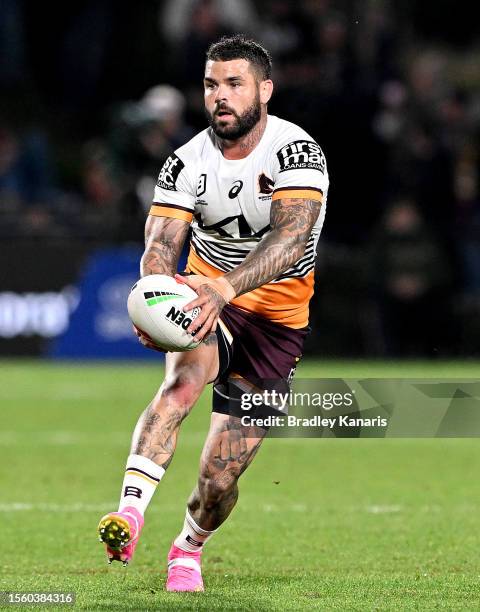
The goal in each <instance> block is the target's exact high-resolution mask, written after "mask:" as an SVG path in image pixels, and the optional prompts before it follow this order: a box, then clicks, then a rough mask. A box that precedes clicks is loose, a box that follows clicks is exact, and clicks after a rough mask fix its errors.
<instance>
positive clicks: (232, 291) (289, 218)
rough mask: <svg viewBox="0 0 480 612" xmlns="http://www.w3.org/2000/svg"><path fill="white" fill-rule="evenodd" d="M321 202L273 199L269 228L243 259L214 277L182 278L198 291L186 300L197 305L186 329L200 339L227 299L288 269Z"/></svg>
mask: <svg viewBox="0 0 480 612" xmlns="http://www.w3.org/2000/svg"><path fill="white" fill-rule="evenodd" d="M320 208H321V202H318V201H316V200H306V199H303V198H286V199H280V200H275V201H274V202H272V207H271V211H270V228H271V229H270V231H269V232H268V234H265V236H264V237H263V238H262V240H261V241H260V242H259V243H258V244H257V246H256V247H255V248H254V249H253V250H252V251H250V253H249V254H248V255H247V257H245V259H244V260H243V261H242V263H241V264H240V265H239V266H237V267H236V268H235V269H234V270H232V271H231V272H227V274H225V275H224V276H222V277H220V278H217V279H214V280H212V279H208V281H207V280H206V279H205V278H203V277H201V276H198V277H195V276H194V277H192V278H191V279H185V282H186V283H187V284H188V285H190V286H191V287H193V289H195V291H197V293H198V294H199V297H198V299H196V300H193V301H192V302H190V304H187V306H186V307H185V309H186V310H187V309H188V310H190V309H191V308H195V306H200V307H201V308H202V312H201V313H200V315H199V316H198V317H197V318H196V319H194V321H193V322H192V324H191V325H190V327H189V328H188V331H189V332H192V331H196V330H197V329H198V328H199V327H200V326H202V325H203V327H202V329H201V330H200V331H198V335H197V338H199V339H202V338H203V337H204V336H206V335H207V334H208V333H209V332H210V331H214V330H215V328H216V326H217V321H218V317H219V315H220V312H221V310H222V308H223V307H224V306H225V304H226V303H227V302H229V301H230V300H231V299H233V298H234V297H236V296H239V295H242V294H243V293H247V292H248V291H252V290H253V289H256V288H257V287H261V286H262V285H264V284H265V283H268V282H270V281H271V280H273V279H274V278H276V277H277V276H279V275H280V274H281V273H282V272H285V270H288V268H290V266H292V265H293V264H294V263H295V262H296V261H298V260H299V259H300V257H302V255H303V254H304V252H305V247H306V245H307V241H308V238H309V236H310V233H311V231H312V228H313V226H314V224H315V221H316V220H317V218H318V215H319V213H320Z"/></svg>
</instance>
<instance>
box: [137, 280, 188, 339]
mask: <svg viewBox="0 0 480 612" xmlns="http://www.w3.org/2000/svg"><path fill="white" fill-rule="evenodd" d="M196 297H198V296H197V294H196V293H195V291H194V290H193V289H191V288H190V287H189V286H188V285H184V284H182V283H178V282H177V281H176V280H175V279H174V278H172V277H171V276H165V275H164V274H151V275H150V276H144V277H143V278H141V279H140V280H139V281H137V282H136V283H135V284H134V285H133V287H132V289H131V291H130V294H129V296H128V301H127V308H128V314H129V316H130V319H131V321H132V323H133V324H134V325H135V327H137V328H138V329H139V330H140V331H143V332H146V333H147V334H148V335H149V336H150V338H151V339H152V340H153V342H154V343H155V344H156V345H157V346H159V347H160V348H161V349H163V350H165V351H191V350H192V349H194V348H195V347H197V346H198V345H199V344H200V342H198V341H197V340H195V337H194V336H192V335H191V334H189V333H187V331H186V330H187V327H188V326H189V325H190V323H191V322H192V321H193V319H195V318H196V317H198V315H199V314H200V308H194V309H193V310H190V311H189V312H183V307H184V306H185V304H188V302H191V301H192V300H194V299H195V298H196Z"/></svg>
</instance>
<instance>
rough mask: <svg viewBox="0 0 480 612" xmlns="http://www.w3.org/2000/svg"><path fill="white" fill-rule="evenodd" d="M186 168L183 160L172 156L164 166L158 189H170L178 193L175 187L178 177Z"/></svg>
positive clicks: (159, 176) (159, 177)
mask: <svg viewBox="0 0 480 612" xmlns="http://www.w3.org/2000/svg"><path fill="white" fill-rule="evenodd" d="M183 168H185V164H184V163H183V162H182V160H181V159H180V158H179V157H177V156H176V155H175V153H174V154H173V155H170V157H169V158H168V159H167V161H166V162H165V163H164V164H163V167H162V169H161V170H160V174H159V175H158V181H157V187H161V188H162V189H168V190H169V191H177V188H176V187H175V185H176V182H177V178H178V175H179V174H180V172H181V171H182V170H183Z"/></svg>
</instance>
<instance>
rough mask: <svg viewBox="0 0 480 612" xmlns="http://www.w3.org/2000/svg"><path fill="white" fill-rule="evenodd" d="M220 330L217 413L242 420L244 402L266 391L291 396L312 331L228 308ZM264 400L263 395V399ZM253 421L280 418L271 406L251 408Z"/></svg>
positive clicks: (214, 394) (222, 317) (231, 307)
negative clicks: (295, 374)
mask: <svg viewBox="0 0 480 612" xmlns="http://www.w3.org/2000/svg"><path fill="white" fill-rule="evenodd" d="M220 320H221V324H220V325H218V326H217V339H218V350H219V361H220V368H219V375H218V377H217V380H216V381H215V382H214V384H213V407H212V409H213V411H214V412H220V413H222V414H233V415H235V416H244V415H245V413H246V412H245V408H244V407H242V397H243V396H244V395H245V393H250V394H251V393H255V394H256V395H257V397H258V396H259V395H261V394H262V392H264V391H268V392H269V393H270V395H269V394H267V395H268V396H269V397H270V396H271V392H272V391H273V390H276V391H277V392H278V393H288V391H289V388H290V381H291V379H292V377H293V375H294V373H295V368H296V366H297V363H298V362H299V361H300V358H301V356H302V349H303V342H304V339H305V337H306V336H307V334H308V333H309V331H310V328H308V327H306V328H303V329H292V328H291V327H286V326H285V325H280V324H279V323H273V322H272V321H269V320H268V319H266V318H265V317H262V316H260V315H256V314H254V313H251V312H247V311H245V310H242V309H240V308H237V307H235V306H232V305H231V304H227V305H226V306H225V307H224V309H223V310H222V314H221V315H220ZM264 395H265V394H264ZM249 411H250V412H249V413H248V414H249V415H251V416H255V417H264V416H270V415H278V414H279V412H278V410H276V408H275V407H274V404H272V403H271V402H267V404H265V403H262V404H261V405H258V406H252V407H251V408H249Z"/></svg>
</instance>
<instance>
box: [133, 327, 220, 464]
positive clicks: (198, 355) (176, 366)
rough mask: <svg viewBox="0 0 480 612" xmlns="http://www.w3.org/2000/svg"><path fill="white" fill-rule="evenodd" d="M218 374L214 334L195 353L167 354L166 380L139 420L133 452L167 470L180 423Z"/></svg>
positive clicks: (134, 434)
mask: <svg viewBox="0 0 480 612" xmlns="http://www.w3.org/2000/svg"><path fill="white" fill-rule="evenodd" d="M217 372H218V349H217V339H216V336H215V335H214V334H211V336H210V337H209V338H208V339H207V340H205V341H204V342H203V343H202V344H201V345H200V346H199V347H197V348H196V349H194V350H193V351H188V352H186V353H167V356H166V374H165V380H164V382H163V384H162V386H161V387H160V389H159V390H158V393H157V394H156V396H155V397H154V399H153V400H152V402H151V403H150V404H149V406H148V407H147V408H146V410H145V411H144V412H143V414H142V415H141V416H140V419H139V420H138V423H137V426H136V427H135V431H134V433H133V439H132V449H131V453H132V454H136V455H142V456H143V457H146V458H147V459H150V460H151V461H154V462H155V463H156V464H157V465H160V466H161V467H163V468H164V469H166V468H167V467H168V466H169V464H170V462H171V460H172V457H173V453H174V451H175V446H176V443H177V435H178V430H179V428H180V424H181V423H182V421H183V419H184V418H185V417H186V416H187V415H188V413H189V412H190V410H191V409H192V407H193V405H194V404H195V402H196V401H197V399H198V397H199V396H200V394H201V393H202V391H203V389H204V388H205V385H206V384H207V383H208V382H211V381H212V380H213V379H214V378H215V377H216V376H217Z"/></svg>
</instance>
